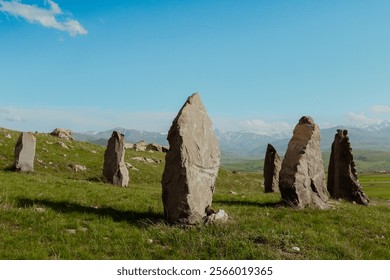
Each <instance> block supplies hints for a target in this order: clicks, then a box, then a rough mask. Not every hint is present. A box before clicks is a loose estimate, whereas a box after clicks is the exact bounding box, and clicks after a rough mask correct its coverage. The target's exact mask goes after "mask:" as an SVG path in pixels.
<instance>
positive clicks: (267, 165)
mask: <svg viewBox="0 0 390 280" xmlns="http://www.w3.org/2000/svg"><path fill="white" fill-rule="evenodd" d="M281 167H282V161H281V159H280V157H279V155H278V153H277V152H276V150H275V148H274V147H273V146H272V145H271V144H268V146H267V152H266V154H265V159H264V171H263V174H264V192H266V193H272V192H279V172H280V169H281Z"/></svg>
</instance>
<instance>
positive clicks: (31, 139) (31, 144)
mask: <svg viewBox="0 0 390 280" xmlns="http://www.w3.org/2000/svg"><path fill="white" fill-rule="evenodd" d="M35 147H36V138H35V136H34V134H33V133H31V132H22V133H21V134H20V136H19V138H18V141H17V142H16V145H15V150H14V158H15V161H14V166H15V169H16V170H18V171H21V172H33V171H34V159H35Z"/></svg>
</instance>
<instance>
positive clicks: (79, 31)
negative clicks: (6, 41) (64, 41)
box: [0, 0, 88, 36]
mask: <svg viewBox="0 0 390 280" xmlns="http://www.w3.org/2000/svg"><path fill="white" fill-rule="evenodd" d="M44 3H45V6H46V7H38V6H36V5H28V4H23V3H22V2H21V1H20V0H11V1H4V0H0V11H1V12H3V13H6V14H9V15H11V16H14V17H20V18H23V19H25V20H26V21H28V22H30V23H38V24H40V25H42V26H44V27H47V28H54V29H57V30H60V31H64V32H67V33H69V34H70V35H71V36H76V35H85V34H87V33H88V31H87V30H86V29H85V28H84V27H83V26H82V25H81V24H80V23H79V22H78V21H77V20H74V19H71V18H66V17H64V13H63V11H62V10H61V8H60V6H59V5H58V4H57V3H55V2H54V1H51V0H47V1H45V2H44Z"/></svg>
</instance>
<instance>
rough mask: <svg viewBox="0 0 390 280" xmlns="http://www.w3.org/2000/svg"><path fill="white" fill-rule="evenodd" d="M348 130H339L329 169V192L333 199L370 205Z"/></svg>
mask: <svg viewBox="0 0 390 280" xmlns="http://www.w3.org/2000/svg"><path fill="white" fill-rule="evenodd" d="M347 135H348V131H347V130H341V129H338V130H337V134H336V135H335V137H334V141H333V144H332V152H331V154H330V161H329V168H328V192H329V194H330V196H331V197H332V198H335V199H338V198H342V199H346V200H348V201H355V202H356V203H358V204H362V205H366V206H367V205H368V202H369V200H368V197H367V195H366V194H365V193H364V192H363V189H362V186H361V185H360V183H359V180H358V176H357V172H356V168H355V162H354V160H353V154H352V148H351V143H350V142H349V137H348V136H347Z"/></svg>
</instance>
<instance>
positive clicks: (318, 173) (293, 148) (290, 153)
mask: <svg viewBox="0 0 390 280" xmlns="http://www.w3.org/2000/svg"><path fill="white" fill-rule="evenodd" d="M320 142H321V135H320V129H319V127H318V126H317V125H316V124H315V123H314V121H313V119H312V118H311V117H308V116H307V117H305V116H304V117H302V118H301V119H300V120H299V123H298V124H297V125H296V127H295V129H294V132H293V137H292V138H291V140H290V142H289V144H288V148H287V152H286V155H285V158H284V159H283V163H282V169H281V170H280V173H279V189H280V192H281V195H282V199H283V201H284V202H286V203H287V204H288V205H290V206H293V207H298V208H302V207H305V206H307V205H314V206H316V207H319V208H327V200H328V197H327V191H326V185H325V172H324V166H323V161H322V154H321V150H320Z"/></svg>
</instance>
